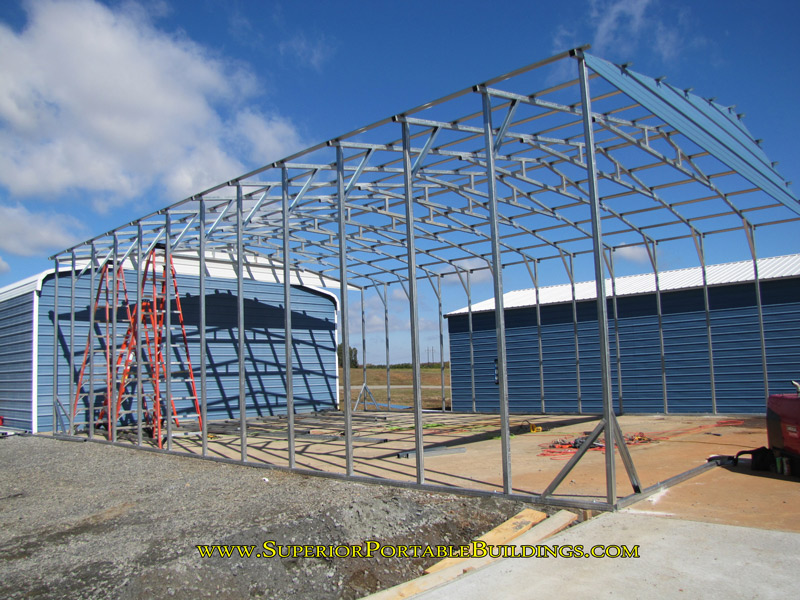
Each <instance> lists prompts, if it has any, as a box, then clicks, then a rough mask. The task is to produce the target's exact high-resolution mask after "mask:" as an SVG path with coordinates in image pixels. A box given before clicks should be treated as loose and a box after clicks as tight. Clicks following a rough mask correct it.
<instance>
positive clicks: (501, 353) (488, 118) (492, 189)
mask: <svg viewBox="0 0 800 600" xmlns="http://www.w3.org/2000/svg"><path fill="white" fill-rule="evenodd" d="M480 91H481V99H482V100H483V132H484V152H485V153H486V176H487V181H486V187H487V191H488V196H489V198H488V200H489V231H490V233H491V240H492V276H493V279H494V318H495V328H496V332H497V379H498V386H499V387H498V396H499V402H500V446H501V452H502V463H503V492H504V493H506V494H510V493H511V487H512V484H511V442H510V435H509V431H508V373H507V371H506V368H507V367H506V322H505V312H504V306H503V261H502V256H501V254H500V225H499V222H498V211H497V188H496V185H497V181H496V174H495V166H494V140H493V136H494V131H493V129H492V103H491V99H490V98H489V95H488V94H487V93H486V90H485V89H481V90H480Z"/></svg>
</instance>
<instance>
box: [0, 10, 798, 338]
mask: <svg viewBox="0 0 800 600" xmlns="http://www.w3.org/2000/svg"><path fill="white" fill-rule="evenodd" d="M799 22H800V2H796V1H795V0H774V1H769V2H762V3H756V2H752V1H747V0H724V1H722V0H720V1H716V0H707V1H703V2H691V1H682V0H670V1H659V0H576V1H574V2H570V3H561V2H539V1H529V2H519V1H516V2H494V3H491V4H490V3H487V2H477V1H471V0H461V1H458V2H448V1H431V0H428V1H427V2H417V1H413V0H406V1H403V2H379V1H377V2H376V1H372V2H351V1H345V0H342V1H340V2H302V1H297V2H267V1H263V2H256V1H255V0H253V1H246V0H225V1H223V0H192V1H158V0H156V1H147V0H145V1H142V2H132V1H127V0H126V1H111V0H107V1H105V2H98V1H95V0H64V1H58V2H56V1H53V0H41V1H39V0H29V1H17V0H6V1H4V2H2V3H0V286H2V285H6V284H8V283H12V282H14V281H16V280H18V279H21V278H24V277H26V276H28V275H31V274H33V273H36V272H38V271H41V270H43V269H45V268H49V267H50V266H51V265H50V264H49V263H48V262H47V261H46V257H47V256H48V255H49V254H51V253H52V252H54V251H57V250H60V249H62V248H64V247H66V246H68V245H69V244H71V243H72V242H76V241H80V240H82V239H85V238H88V237H90V236H93V235H96V234H98V233H101V232H103V231H106V230H108V229H110V228H112V227H114V226H117V225H119V224H121V223H124V222H127V221H130V220H132V219H134V218H136V217H138V216H141V215H143V214H145V213H146V212H149V211H151V210H153V209H156V208H158V207H161V206H164V205H166V204H169V203H171V202H174V201H176V200H179V199H181V198H182V197H185V196H187V195H189V194H190V193H193V192H197V191H200V190H202V189H204V188H206V187H208V186H210V185H211V184H214V183H218V182H220V181H224V180H229V179H232V178H233V177H235V176H236V175H237V174H241V173H243V172H245V171H247V170H249V169H250V168H253V167H256V166H260V165H262V164H266V163H269V162H272V161H274V160H276V159H279V158H281V157H283V156H285V155H287V154H289V153H290V152H292V151H294V150H298V149H301V148H303V147H306V146H309V145H312V144H314V143H317V142H320V141H323V140H326V139H329V138H331V137H334V136H336V135H338V134H341V133H344V132H347V131H350V130H352V129H355V128H356V127H358V126H360V125H363V124H366V123H371V122H373V121H376V120H378V119H381V118H383V117H386V116H388V115H391V114H395V113H398V112H400V111H402V110H404V109H406V108H409V107H412V106H416V105H418V104H421V103H423V102H425V101H427V100H430V99H433V98H437V97H439V96H442V95H445V94H447V93H449V92H451V91H454V90H457V89H461V88H464V87H467V86H469V85H472V84H474V83H477V82H480V81H482V80H485V79H488V78H490V77H491V76H493V75H497V74H499V73H503V72H506V71H509V70H511V69H513V68H516V67H518V66H521V65H524V64H527V63H530V62H533V61H536V60H539V59H542V58H545V57H547V56H550V55H552V54H554V53H556V52H558V51H561V50H564V49H567V48H570V47H574V46H577V45H580V44H583V43H591V44H592V46H593V49H592V52H593V53H595V54H597V55H598V56H601V57H603V58H606V59H608V60H612V61H615V62H626V61H632V62H633V63H634V65H633V68H634V69H635V70H637V71H640V72H642V73H645V74H648V75H651V76H658V75H667V76H668V81H669V82H670V83H672V84H674V85H676V86H679V87H694V91H695V93H697V94H699V95H701V96H706V97H709V96H715V97H717V98H718V99H719V101H720V102H721V103H723V104H736V105H737V111H739V112H743V113H746V115H747V116H746V118H745V124H746V125H747V127H748V128H749V129H750V131H751V132H752V133H753V135H754V136H755V137H757V138H763V139H764V149H765V151H766V153H767V155H768V156H769V157H770V158H771V159H772V160H776V161H780V165H779V167H778V170H779V172H780V173H781V174H782V175H783V176H784V177H786V178H787V179H789V180H794V181H796V182H798V184H800V160H798V157H800V152H798V142H797V140H798V139H800V117H798V111H797V97H798V92H800V84H799V83H798V74H800V73H798V69H797V67H796V66H795V65H796V63H795V61H796V60H797V57H798V56H800V36H798V35H797V32H796V27H797V23H799ZM793 189H794V190H795V193H796V190H797V185H795V186H794V188H793ZM767 246H768V244H767ZM769 250H770V248H769V247H766V248H764V247H762V251H763V253H764V254H769V253H770V252H769ZM484 295H485V294H484ZM476 299H482V298H480V297H479V298H476ZM464 303H465V300H464V298H463V296H459V297H458V298H454V299H453V300H452V301H451V305H450V306H446V309H453V308H458V307H459V306H462V305H463V304H464ZM381 322H382V316H381ZM435 343H438V342H437V341H436V339H435V337H434V338H432V339H429V338H426V339H425V340H423V348H424V347H426V346H427V345H433V344H435Z"/></svg>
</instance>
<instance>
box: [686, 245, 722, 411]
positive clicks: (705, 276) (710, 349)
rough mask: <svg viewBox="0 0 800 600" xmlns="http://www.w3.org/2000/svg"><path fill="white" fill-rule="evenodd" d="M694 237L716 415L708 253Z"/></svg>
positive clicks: (712, 400)
mask: <svg viewBox="0 0 800 600" xmlns="http://www.w3.org/2000/svg"><path fill="white" fill-rule="evenodd" d="M692 236H693V237H694V243H695V247H696V249H697V255H698V257H699V258H700V269H701V272H702V274H703V305H704V307H705V312H706V336H707V338H708V376H709V383H710V384H711V412H712V413H714V414H716V413H717V384H716V378H715V375H714V343H713V336H712V333H711V305H710V302H709V300H708V272H707V269H706V253H705V245H704V242H703V240H704V237H703V236H702V235H701V236H699V237H698V236H697V235H696V234H695V233H694V232H692Z"/></svg>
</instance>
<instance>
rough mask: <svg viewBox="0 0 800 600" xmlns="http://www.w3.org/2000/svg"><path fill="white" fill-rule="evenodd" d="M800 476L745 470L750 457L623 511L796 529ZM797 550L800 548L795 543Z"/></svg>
mask: <svg viewBox="0 0 800 600" xmlns="http://www.w3.org/2000/svg"><path fill="white" fill-rule="evenodd" d="M798 494H800V478H798V477H787V476H784V475H776V474H774V473H768V472H764V471H752V470H750V460H749V459H746V460H742V461H741V462H740V463H739V465H738V466H736V467H732V466H726V467H717V468H716V469H712V470H710V471H708V472H706V473H703V474H701V475H698V476H697V477H694V478H692V479H689V480H688V481H684V482H683V483H681V484H680V485H676V486H674V487H671V488H669V489H666V490H664V491H662V492H659V493H657V494H654V495H653V496H650V497H649V498H647V499H645V500H643V501H641V502H637V503H636V504H634V505H633V506H630V507H629V508H626V509H623V510H624V512H630V513H634V514H635V513H642V514H651V515H657V516H663V517H669V518H675V519H688V520H691V521H704V522H706V523H722V524H727V525H741V526H743V527H756V528H759V529H774V530H777V531H793V532H795V533H800V510H798V509H797V499H798ZM798 553H799V554H800V548H798Z"/></svg>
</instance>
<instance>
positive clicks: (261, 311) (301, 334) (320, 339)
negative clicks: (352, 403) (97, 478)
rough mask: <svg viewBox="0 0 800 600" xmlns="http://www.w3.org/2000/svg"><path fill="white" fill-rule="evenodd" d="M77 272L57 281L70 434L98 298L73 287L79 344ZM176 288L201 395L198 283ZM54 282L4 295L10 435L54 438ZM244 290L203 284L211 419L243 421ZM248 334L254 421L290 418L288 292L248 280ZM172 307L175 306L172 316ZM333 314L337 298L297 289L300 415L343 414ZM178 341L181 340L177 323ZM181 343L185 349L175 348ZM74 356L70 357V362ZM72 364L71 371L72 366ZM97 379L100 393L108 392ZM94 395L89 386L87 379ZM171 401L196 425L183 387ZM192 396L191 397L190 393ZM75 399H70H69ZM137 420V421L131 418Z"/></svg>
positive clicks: (35, 281) (0, 407)
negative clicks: (240, 310)
mask: <svg viewBox="0 0 800 600" xmlns="http://www.w3.org/2000/svg"><path fill="white" fill-rule="evenodd" d="M125 280H126V285H127V288H128V290H131V291H134V290H136V273H135V271H132V270H126V271H125ZM71 281H72V275H71V272H63V271H62V272H60V273H59V283H58V286H59V292H58V349H57V357H58V383H57V385H58V401H59V403H60V404H61V406H59V410H58V411H57V413H58V417H57V418H58V419H59V429H65V428H66V427H65V421H66V418H67V417H66V416H65V415H67V414H68V411H69V408H68V406H69V404H70V403H72V402H73V400H74V398H75V393H76V392H75V391H73V393H72V394H70V371H72V381H73V384H72V385H73V389H75V390H77V385H78V381H79V379H80V370H81V365H82V363H83V357H84V354H85V351H86V346H87V338H88V333H89V327H90V313H91V310H92V308H91V307H92V303H93V302H94V296H95V295H96V290H94V291H92V290H91V289H90V287H91V284H90V281H91V280H90V278H89V277H88V275H86V274H84V275H83V276H81V277H77V278H76V280H75V301H74V302H75V304H74V315H75V316H74V324H75V331H74V334H73V332H71V324H72V323H73V319H71V314H72V312H73V311H72V304H71V302H72V301H71V299H70V295H71V294H70V292H71ZM177 282H178V288H179V293H180V299H181V304H182V309H183V318H184V323H185V327H186V340H187V342H188V346H189V357H190V359H191V362H192V370H193V371H194V374H195V378H196V385H197V387H198V389H199V385H200V380H199V364H200V360H199V354H200V341H199V332H200V323H199V315H200V313H199V296H198V294H199V277H198V276H196V275H190V274H186V273H185V272H181V271H180V270H179V271H178V275H177ZM55 287H56V286H55V276H54V272H53V271H52V270H50V271H47V272H44V273H41V274H39V275H36V276H34V277H30V278H28V279H25V280H23V281H20V282H18V283H16V284H12V285H10V286H7V287H5V288H3V289H2V290H0V416H2V417H3V420H4V426H5V427H12V428H16V429H21V430H25V431H30V432H43V431H52V427H53V418H54V417H53V383H54V377H53V357H54V343H53V332H54V327H53V325H54V314H55V302H54V301H55ZM236 292H237V281H236V279H233V278H230V277H221V276H209V277H206V336H207V350H206V359H207V395H206V398H207V407H208V419H209V420H214V419H234V418H238V417H239V367H238V354H237V347H238V341H237V331H238V329H237V324H238V316H237V296H236ZM244 292H245V300H244V306H245V330H246V340H245V342H246V343H245V348H246V359H245V368H246V384H247V398H246V407H247V416H248V417H256V416H267V415H276V414H285V413H286V395H285V378H286V372H285V350H284V311H283V302H284V287H283V284H282V283H277V282H275V281H261V280H256V279H246V280H244ZM174 309H175V301H174V300H173V310H174ZM336 309H337V299H336V297H335V296H334V295H332V294H330V293H328V292H326V291H324V290H322V289H316V288H313V287H309V286H302V285H292V338H293V349H294V359H293V362H294V364H293V385H294V406H295V412H307V411H315V410H322V409H330V408H336V407H337V400H338V398H337V394H338V390H337V378H338V375H337V360H336ZM102 313H103V310H98V311H96V323H95V331H96V333H97V336H96V337H95V341H96V342H97V345H96V346H95V350H96V351H97V350H98V349H99V348H100V346H101V345H102V341H101V338H102V332H103V331H105V329H104V328H105V327H106V323H105V320H104V316H103V314H102ZM117 315H118V334H117V340H121V339H122V337H123V335H124V334H125V332H126V330H127V328H128V321H127V320H126V319H125V316H126V309H125V303H124V302H123V301H122V298H121V299H120V301H119V303H118V312H117ZM172 331H173V336H175V335H177V333H176V332H178V331H180V328H179V326H178V325H177V323H173V328H172ZM175 341H176V344H175V345H176V347H179V349H178V350H176V351H175V352H176V354H175V355H174V357H173V358H174V360H175V361H177V362H180V363H181V364H180V366H179V367H177V368H179V369H180V368H183V369H185V368H186V359H185V354H186V353H185V351H184V349H183V342H182V339H180V340H179V339H177V338H176V339H175ZM177 342H180V343H177ZM70 347H72V348H73V351H72V352H70ZM95 360H96V364H95V373H98V372H105V369H106V366H105V357H104V353H103V352H102V351H99V352H97V354H96V358H95ZM73 361H74V362H73ZM101 379H102V378H101V377H98V376H95V383H94V385H95V390H96V391H97V390H98V389H101V388H102V387H103V382H102V381H101ZM83 383H84V385H83V386H82V387H83V388H84V390H83V391H84V392H88V387H89V381H88V376H84V382H83ZM172 385H173V390H172V395H173V397H174V398H175V404H176V410H177V415H178V417H180V416H184V417H191V416H192V415H196V413H197V411H196V409H195V408H194V399H193V398H192V397H191V392H190V387H189V384H188V382H187V381H186V378H185V377H184V378H182V379H176V378H175V376H173V382H172ZM183 388H186V389H183ZM71 396H72V397H71ZM87 412H88V411H87V410H86V401H85V399H83V398H82V399H80V400H79V402H78V416H77V417H76V423H80V422H83V423H85V422H86V414H87ZM129 420H130V418H129Z"/></svg>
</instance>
